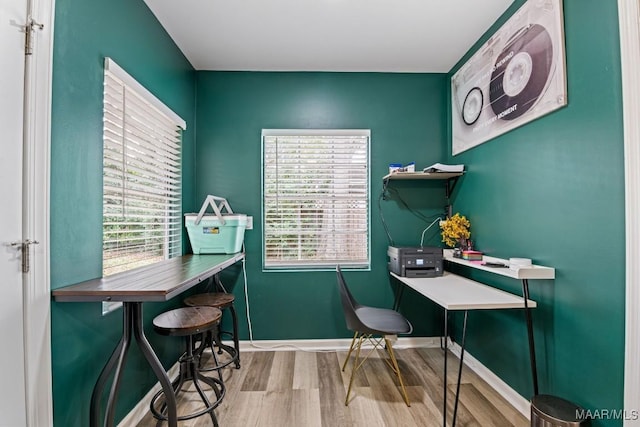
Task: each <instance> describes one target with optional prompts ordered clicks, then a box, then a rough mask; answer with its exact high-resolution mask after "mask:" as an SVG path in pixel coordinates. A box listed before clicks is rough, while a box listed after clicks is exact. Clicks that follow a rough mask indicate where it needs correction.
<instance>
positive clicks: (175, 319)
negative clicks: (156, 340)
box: [150, 306, 225, 426]
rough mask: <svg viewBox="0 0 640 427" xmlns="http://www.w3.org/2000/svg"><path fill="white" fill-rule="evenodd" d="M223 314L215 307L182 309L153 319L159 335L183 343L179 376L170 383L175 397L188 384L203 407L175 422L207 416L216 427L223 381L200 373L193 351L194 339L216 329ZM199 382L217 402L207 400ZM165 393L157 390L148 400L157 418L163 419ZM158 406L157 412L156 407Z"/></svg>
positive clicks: (165, 416) (198, 357) (179, 417)
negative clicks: (177, 338)
mask: <svg viewBox="0 0 640 427" xmlns="http://www.w3.org/2000/svg"><path fill="white" fill-rule="evenodd" d="M221 317H222V311H220V309H218V308H215V307H205V306H201V307H182V308H177V309H175V310H170V311H167V312H165V313H162V314H160V315H158V316H156V318H155V319H153V328H154V330H155V331H156V332H157V333H158V334H160V335H166V336H183V337H186V340H185V352H184V354H183V355H182V356H180V359H179V360H178V361H179V362H180V373H179V374H178V377H177V378H176V379H175V380H174V381H173V382H172V387H173V390H174V393H175V394H176V396H177V395H178V394H179V393H180V391H181V390H182V389H183V387H184V385H185V383H186V382H187V381H191V382H192V383H193V385H194V387H195V389H196V390H197V392H198V394H199V395H200V399H202V402H203V404H204V408H202V409H199V410H196V411H194V412H192V413H189V414H186V415H179V416H178V421H184V420H190V419H192V418H196V417H199V416H201V415H204V414H207V413H208V414H209V415H210V416H211V420H212V421H213V425H214V426H218V420H217V418H216V415H215V413H214V411H213V410H214V409H215V408H216V407H218V405H220V403H221V402H222V399H223V397H224V395H225V386H224V383H223V382H222V380H220V379H217V378H210V377H207V376H204V375H202V373H200V369H199V365H200V354H198V353H197V352H194V351H193V349H194V340H195V338H196V337H197V336H200V335H201V334H206V333H207V332H210V331H212V330H215V329H216V328H217V326H218V324H219V323H220V318H221ZM201 383H204V384H206V385H208V386H209V387H210V388H211V389H212V390H213V392H214V393H215V396H216V399H215V400H214V401H210V400H209V398H208V397H207V395H206V394H205V390H203V388H202V385H201ZM163 395H164V392H163V391H162V390H160V391H159V392H158V393H156V394H155V395H154V396H153V398H152V399H151V404H150V408H151V413H152V414H153V416H154V417H155V418H156V419H159V420H166V419H167V415H166V409H167V408H166V404H165V403H164V399H160V397H161V396H163ZM158 406H159V409H158V408H157V407H158Z"/></svg>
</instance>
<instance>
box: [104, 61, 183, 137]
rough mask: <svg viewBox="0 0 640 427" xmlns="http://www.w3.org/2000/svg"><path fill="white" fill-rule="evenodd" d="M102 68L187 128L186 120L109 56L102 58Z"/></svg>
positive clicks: (179, 124)
mask: <svg viewBox="0 0 640 427" xmlns="http://www.w3.org/2000/svg"><path fill="white" fill-rule="evenodd" d="M104 69H105V71H109V72H110V73H112V74H113V75H114V76H116V77H117V78H119V79H120V80H122V82H123V83H124V84H126V85H127V86H129V87H130V88H132V89H134V90H135V91H136V92H138V93H139V94H140V95H142V96H144V97H145V98H146V100H147V101H148V102H149V103H150V104H151V105H152V106H153V107H154V108H156V109H157V110H158V111H160V112H161V113H162V114H164V115H166V116H167V117H169V118H170V119H171V120H173V121H174V122H175V123H176V124H177V125H178V126H180V127H181V128H182V129H184V130H186V129H187V122H185V121H184V119H183V118H182V117H180V116H179V115H177V114H176V113H175V112H174V111H173V110H172V109H171V108H169V107H167V106H166V105H165V103H164V102H162V101H160V100H159V99H158V98H157V97H156V96H155V95H154V94H152V93H151V92H149V90H147V89H146V88H145V87H144V86H142V85H141V84H140V83H138V82H137V80H136V79H134V78H133V77H131V75H130V74H129V73H127V72H126V71H125V70H124V69H122V67H120V66H119V65H118V64H116V63H115V61H114V60H113V59H111V58H109V57H106V58H104Z"/></svg>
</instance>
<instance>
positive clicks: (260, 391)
mask: <svg viewBox="0 0 640 427" xmlns="http://www.w3.org/2000/svg"><path fill="white" fill-rule="evenodd" d="M363 351H364V350H363ZM396 356H397V358H398V362H399V364H400V369H401V371H402V373H403V378H404V381H405V385H406V386H407V392H408V394H409V399H410V400H411V407H407V406H406V405H405V403H404V401H403V400H402V396H401V394H400V389H399V385H398V382H397V380H396V378H395V376H394V374H393V373H392V372H391V371H390V370H389V368H388V367H387V365H386V363H385V361H384V360H383V359H382V357H384V353H383V352H378V353H376V354H374V355H372V356H371V358H370V359H369V360H368V361H367V362H366V363H365V364H364V365H363V367H362V368H361V370H360V371H358V373H357V377H356V379H355V380H354V381H355V382H354V389H353V390H352V392H351V397H350V403H349V406H345V405H344V399H345V396H346V390H347V386H348V384H349V375H350V372H351V366H350V364H349V365H348V366H347V369H346V370H345V372H341V366H342V363H343V361H344V358H345V357H346V352H315V353H314V352H304V351H277V352H272V351H258V352H243V353H242V354H241V362H242V367H241V369H239V370H236V369H235V368H233V367H231V366H230V367H227V368H225V369H224V374H223V376H224V379H225V384H226V387H227V393H226V396H225V397H224V400H223V402H222V404H221V405H220V406H219V407H218V408H217V409H216V411H215V413H216V415H217V418H218V422H219V424H220V427H249V426H260V427H316V426H317V427H321V426H322V427H351V426H362V427H374V426H380V427H389V426H403V427H410V426H420V427H424V426H426V427H428V426H441V425H442V412H441V410H442V400H443V389H442V388H443V387H442V369H443V360H444V359H443V352H442V350H441V349H439V348H425V349H402V350H396ZM457 360H458V359H457V358H456V357H455V356H454V355H452V354H451V356H450V357H449V359H448V362H449V363H448V366H450V367H451V368H450V370H449V374H448V376H447V379H448V381H447V382H448V383H449V386H448V390H449V392H448V399H447V400H448V402H449V404H448V408H449V409H447V414H448V416H449V422H450V420H451V415H452V413H453V394H454V393H455V384H456V378H457V375H456V374H457ZM191 390H192V389H190V390H187V391H185V392H182V393H181V395H179V396H178V401H179V410H178V413H179V414H181V413H185V412H183V411H190V410H192V409H193V402H195V401H197V402H199V397H198V394H197V393H196V392H195V391H191ZM178 424H179V426H180V427H204V426H211V425H213V423H212V421H211V418H209V416H208V415H205V416H201V417H199V418H196V419H193V420H188V421H183V422H180V423H178ZM456 424H457V425H458V426H461V427H462V426H479V427H486V426H492V427H493V426H495V427H500V426H518V427H520V426H522V427H525V426H528V425H529V422H528V420H527V419H526V418H525V417H523V416H522V415H521V414H520V413H519V412H518V411H517V410H516V409H514V408H513V407H512V406H511V405H509V404H508V403H507V402H506V401H505V400H504V399H503V398H502V397H500V396H499V395H498V394H497V393H496V392H495V391H494V390H493V389H492V388H491V387H490V386H488V385H487V384H486V383H485V382H484V381H483V380H481V379H480V378H479V377H478V376H477V375H476V374H475V373H474V372H473V371H471V370H469V369H466V368H465V369H464V370H463V376H462V385H461V397H460V406H459V409H458V419H457V423H456ZM163 425H164V426H166V425H167V424H166V422H165V423H158V422H157V421H156V420H154V419H153V417H152V416H151V414H150V413H149V414H147V415H146V416H145V417H144V419H143V420H142V421H141V422H140V423H139V424H138V426H139V427H147V426H163Z"/></svg>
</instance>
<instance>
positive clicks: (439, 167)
mask: <svg viewBox="0 0 640 427" xmlns="http://www.w3.org/2000/svg"><path fill="white" fill-rule="evenodd" d="M422 171H423V172H464V165H445V164H442V163H434V164H432V165H431V166H429V167H426V168H424V169H423V170H422Z"/></svg>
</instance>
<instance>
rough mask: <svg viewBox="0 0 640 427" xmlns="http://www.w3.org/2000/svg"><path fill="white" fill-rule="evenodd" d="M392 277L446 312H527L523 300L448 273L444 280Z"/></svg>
mask: <svg viewBox="0 0 640 427" xmlns="http://www.w3.org/2000/svg"><path fill="white" fill-rule="evenodd" d="M391 275H392V276H393V277H395V278H396V279H398V280H399V281H400V282H402V283H403V284H405V285H406V286H408V287H410V288H411V289H413V290H414V291H416V292H418V293H419V294H421V295H423V296H425V297H427V298H429V299H430V300H431V301H433V302H435V303H436V304H438V305H439V306H441V307H442V308H444V309H445V310H495V309H505V308H525V305H524V299H523V298H522V297H521V296H518V295H514V294H510V293H508V292H505V291H501V290H500V289H496V288H493V287H491V286H487V285H483V284H482V283H478V282H474V281H473V280H470V279H466V278H464V277H462V276H458V275H455V274H452V273H449V272H446V271H445V273H444V275H442V276H441V277H429V278H422V277H421V278H410V277H400V276H398V275H397V274H395V273H391ZM527 305H528V306H529V307H535V306H536V302H535V301H532V300H527Z"/></svg>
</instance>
